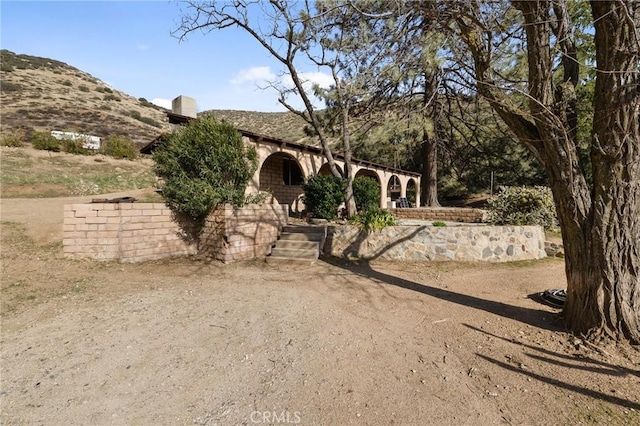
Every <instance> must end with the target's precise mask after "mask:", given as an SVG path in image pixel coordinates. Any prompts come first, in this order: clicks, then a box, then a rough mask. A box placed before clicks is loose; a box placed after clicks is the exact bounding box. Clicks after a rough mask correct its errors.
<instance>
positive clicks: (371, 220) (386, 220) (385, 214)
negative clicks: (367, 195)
mask: <svg viewBox="0 0 640 426" xmlns="http://www.w3.org/2000/svg"><path fill="white" fill-rule="evenodd" d="M350 221H351V223H354V224H356V225H357V226H358V227H360V228H361V229H364V230H365V231H367V232H369V231H380V230H382V229H384V228H386V227H387V226H395V225H397V223H398V222H397V221H396V218H395V217H393V215H392V214H391V213H389V211H388V210H384V209H381V208H380V207H374V208H371V209H369V210H366V211H363V212H360V213H358V214H357V215H355V216H353V217H352V218H351V219H350Z"/></svg>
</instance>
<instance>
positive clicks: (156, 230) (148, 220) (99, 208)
mask: <svg viewBox="0 0 640 426" xmlns="http://www.w3.org/2000/svg"><path fill="white" fill-rule="evenodd" d="M62 246H63V252H64V254H65V256H67V257H70V258H76V259H77V258H92V259H98V260H118V261H120V262H143V261H148V260H157V259H164V258H168V257H174V256H184V255H189V254H195V253H196V251H197V248H196V246H195V245H193V244H188V243H186V242H185V241H184V240H183V239H182V237H181V230H180V227H179V226H178V224H177V223H175V222H174V221H173V220H172V218H171V211H170V210H169V209H168V208H167V207H166V206H165V205H164V204H162V203H121V204H118V203H94V204H68V205H65V206H64V224H63V240H62Z"/></svg>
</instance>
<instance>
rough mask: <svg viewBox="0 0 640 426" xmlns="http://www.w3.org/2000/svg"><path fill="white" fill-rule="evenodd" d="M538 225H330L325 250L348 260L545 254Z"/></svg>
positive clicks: (523, 257) (518, 257)
mask: <svg viewBox="0 0 640 426" xmlns="http://www.w3.org/2000/svg"><path fill="white" fill-rule="evenodd" d="M544 241H545V234H544V229H543V228H542V227H540V226H483V225H462V226H446V227H436V226H429V225H423V226H389V227H387V228H385V229H383V230H381V231H379V232H370V233H367V232H365V231H361V230H360V229H359V228H357V227H355V226H351V225H343V226H331V227H330V228H329V235H328V237H327V242H326V244H325V253H327V254H330V255H332V256H335V257H341V258H347V259H368V260H372V259H385V260H405V261H439V260H456V261H488V262H506V261H514V260H529V259H541V258H544V257H546V253H545V244H544Z"/></svg>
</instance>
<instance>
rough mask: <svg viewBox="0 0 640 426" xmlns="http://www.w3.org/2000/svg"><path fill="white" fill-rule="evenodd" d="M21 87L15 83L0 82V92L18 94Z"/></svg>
mask: <svg viewBox="0 0 640 426" xmlns="http://www.w3.org/2000/svg"><path fill="white" fill-rule="evenodd" d="M21 90H22V86H20V85H19V84H15V83H9V82H8V81H3V82H0V91H2V92H20V91H21Z"/></svg>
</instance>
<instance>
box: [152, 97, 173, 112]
mask: <svg viewBox="0 0 640 426" xmlns="http://www.w3.org/2000/svg"><path fill="white" fill-rule="evenodd" d="M151 103H152V104H154V105H158V106H159V107H162V108H166V109H171V101H170V100H169V99H161V98H155V99H152V100H151Z"/></svg>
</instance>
